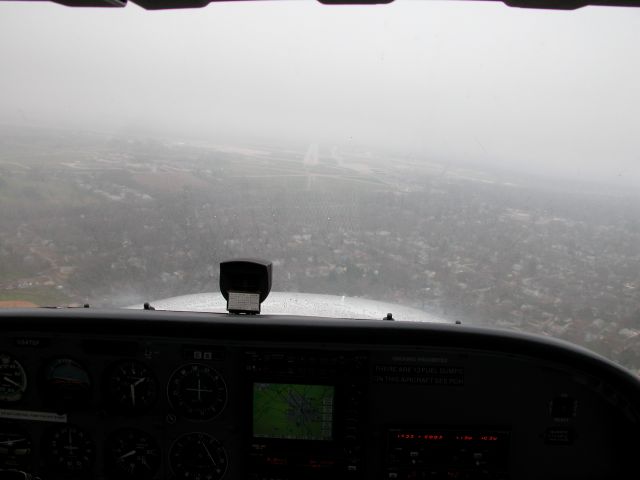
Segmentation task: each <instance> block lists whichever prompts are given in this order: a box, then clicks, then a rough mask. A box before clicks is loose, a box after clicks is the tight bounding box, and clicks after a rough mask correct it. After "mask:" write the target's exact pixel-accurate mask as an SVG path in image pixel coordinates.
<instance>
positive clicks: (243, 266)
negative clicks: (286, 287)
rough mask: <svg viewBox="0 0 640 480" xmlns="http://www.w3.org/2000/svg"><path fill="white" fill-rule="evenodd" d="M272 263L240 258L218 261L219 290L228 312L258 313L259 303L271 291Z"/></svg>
mask: <svg viewBox="0 0 640 480" xmlns="http://www.w3.org/2000/svg"><path fill="white" fill-rule="evenodd" d="M271 270H272V264H271V262H268V261H266V260H260V259H255V258H242V259H236V260H228V261H226V262H221V263H220V292H221V293H222V296H223V297H224V299H225V300H226V301H227V310H229V312H230V313H249V314H252V313H260V304H261V303H262V302H264V301H265V300H266V298H267V296H268V295H269V292H270V291H271Z"/></svg>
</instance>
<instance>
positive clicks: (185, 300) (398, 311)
mask: <svg viewBox="0 0 640 480" xmlns="http://www.w3.org/2000/svg"><path fill="white" fill-rule="evenodd" d="M151 305H153V307H154V308H156V309H158V310H175V311H190V312H226V307H227V302H226V300H225V299H224V297H223V296H222V294H220V293H219V292H215V293H197V294H193V295H182V296H179V297H172V298H165V299H162V300H156V301H153V302H151ZM130 308H142V305H134V306H132V307H130ZM261 313H262V314H263V315H300V316H316V317H332V318H353V319H366V320H382V319H384V318H385V317H386V316H387V314H388V313H391V314H392V315H393V319H394V320H403V321H410V322H435V323H450V321H447V320H445V319H443V318H441V317H439V316H437V315H435V314H433V313H428V312H425V311H423V310H419V309H417V308H411V307H405V306H402V305H397V304H393V303H386V302H379V301H377V300H368V299H365V298H355V297H344V296H338V295H321V294H317V293H295V292H294V293H288V292H271V294H270V295H269V297H268V298H267V299H266V300H265V301H264V302H263V303H262V307H261Z"/></svg>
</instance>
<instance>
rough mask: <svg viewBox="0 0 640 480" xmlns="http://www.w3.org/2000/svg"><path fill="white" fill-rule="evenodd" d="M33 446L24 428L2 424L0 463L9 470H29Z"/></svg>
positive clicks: (0, 432)
mask: <svg viewBox="0 0 640 480" xmlns="http://www.w3.org/2000/svg"><path fill="white" fill-rule="evenodd" d="M32 451H33V447H32V444H31V438H30V437H29V435H28V434H27V432H26V431H24V430H23V429H22V428H19V427H17V426H16V425H11V424H4V423H2V424H0V465H2V468H4V469H8V470H29V467H30V464H31V452H32Z"/></svg>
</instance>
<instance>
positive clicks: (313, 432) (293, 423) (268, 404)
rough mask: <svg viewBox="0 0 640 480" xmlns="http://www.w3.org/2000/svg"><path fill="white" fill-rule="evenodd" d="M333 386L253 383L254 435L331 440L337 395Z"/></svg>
mask: <svg viewBox="0 0 640 480" xmlns="http://www.w3.org/2000/svg"><path fill="white" fill-rule="evenodd" d="M334 391H335V388H334V387H332V386H329V385H300V384H294V383H254V384H253V436H254V437H262V438H281V439H291V440H331V439H332V425H333V397H334V393H335V392H334Z"/></svg>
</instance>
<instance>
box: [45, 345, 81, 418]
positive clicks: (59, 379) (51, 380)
mask: <svg viewBox="0 0 640 480" xmlns="http://www.w3.org/2000/svg"><path fill="white" fill-rule="evenodd" d="M44 389H45V392H46V401H47V403H49V404H51V405H54V406H55V407H57V408H59V409H61V410H65V409H69V408H79V407H82V406H85V405H86V404H88V403H89V398H90V396H91V379H90V378H89V373H88V372H87V371H86V370H85V369H84V368H83V367H82V366H81V365H80V364H79V363H77V362H76V361H74V360H71V359H70V358H56V359H54V360H52V361H50V362H49V363H48V364H47V365H46V366H45V368H44Z"/></svg>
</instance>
